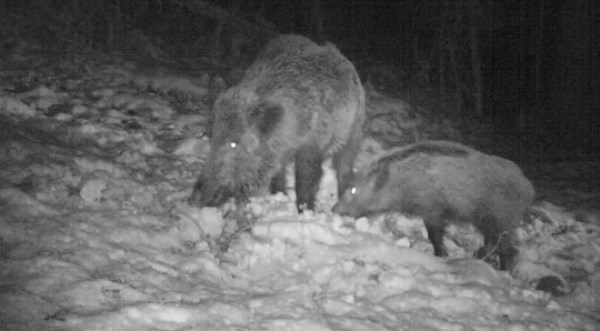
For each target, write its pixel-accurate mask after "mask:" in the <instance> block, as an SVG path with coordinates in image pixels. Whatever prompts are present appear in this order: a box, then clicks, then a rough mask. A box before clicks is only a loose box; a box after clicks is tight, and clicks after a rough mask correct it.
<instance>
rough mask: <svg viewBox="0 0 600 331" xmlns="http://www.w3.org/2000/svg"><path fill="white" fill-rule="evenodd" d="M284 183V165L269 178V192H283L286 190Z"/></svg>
mask: <svg viewBox="0 0 600 331" xmlns="http://www.w3.org/2000/svg"><path fill="white" fill-rule="evenodd" d="M285 186H286V183H285V166H283V167H282V168H281V170H280V171H279V172H278V173H277V174H276V175H275V177H273V179H271V185H270V187H269V190H270V191H271V194H275V193H278V192H282V193H285V192H286V187H285Z"/></svg>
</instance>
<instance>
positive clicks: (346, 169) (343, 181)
mask: <svg viewBox="0 0 600 331" xmlns="http://www.w3.org/2000/svg"><path fill="white" fill-rule="evenodd" d="M361 137H362V135H361V134H360V133H356V132H354V133H353V134H352V135H351V136H350V138H348V141H347V142H346V144H345V145H344V146H343V147H342V148H341V149H340V150H339V151H338V152H337V153H336V154H335V155H334V157H333V168H334V169H335V174H336V179H337V182H338V197H341V196H342V194H343V193H344V191H346V190H347V189H348V188H349V186H350V185H351V183H352V180H353V178H354V169H353V167H354V160H355V159H356V154H357V153H358V150H359V148H360V141H361Z"/></svg>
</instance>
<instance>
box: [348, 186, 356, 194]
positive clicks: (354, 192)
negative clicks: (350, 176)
mask: <svg viewBox="0 0 600 331" xmlns="http://www.w3.org/2000/svg"><path fill="white" fill-rule="evenodd" d="M356 191H357V190H356V186H353V187H352V188H351V189H350V194H352V195H355V194H356Z"/></svg>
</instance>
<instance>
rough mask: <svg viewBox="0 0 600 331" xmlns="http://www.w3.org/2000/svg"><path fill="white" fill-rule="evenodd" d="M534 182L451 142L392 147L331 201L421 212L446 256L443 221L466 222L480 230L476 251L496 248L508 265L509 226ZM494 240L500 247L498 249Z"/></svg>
mask: <svg viewBox="0 0 600 331" xmlns="http://www.w3.org/2000/svg"><path fill="white" fill-rule="evenodd" d="M534 195H535V192H534V189H533V186H532V184H531V182H530V181H529V180H528V179H527V178H525V176H524V175H523V173H522V172H521V170H520V169H519V167H518V166H517V165H516V164H514V163H513V162H511V161H509V160H506V159H503V158H500V157H497V156H492V155H486V154H483V153H481V152H478V151H476V150H474V149H472V148H469V147H467V146H464V145H461V144H458V143H453V142H448V141H425V142H419V143H416V144H413V145H409V146H407V147H404V148H401V149H396V150H392V151H390V152H389V153H386V154H385V155H384V156H382V157H381V158H379V159H378V160H376V161H374V162H373V163H372V164H371V165H370V166H369V167H367V168H366V169H364V170H363V171H361V172H360V173H359V174H357V175H356V178H355V180H354V182H353V184H352V187H351V188H350V189H348V190H347V191H346V192H344V194H343V195H342V197H341V198H340V200H339V201H338V203H337V204H336V205H335V206H334V207H333V211H334V212H335V213H338V214H341V215H349V216H353V217H361V216H367V215H370V214H374V213H380V212H391V211H397V212H401V213H406V214H412V215H417V216H420V217H423V220H424V223H425V227H426V228H427V233H428V235H429V239H430V241H431V243H432V244H433V247H434V252H435V255H437V256H445V255H446V251H445V249H444V247H443V237H444V232H445V226H446V222H447V221H452V222H468V223H471V224H473V225H474V226H475V227H476V228H477V229H478V230H479V231H480V232H481V233H482V234H483V237H484V241H485V247H484V248H483V249H482V250H480V252H479V253H478V255H479V256H480V257H483V256H486V255H487V254H489V253H491V252H492V251H493V250H494V249H495V251H496V252H498V254H499V256H500V268H501V269H503V270H507V269H509V268H511V267H512V264H513V261H512V259H513V258H514V256H515V254H516V253H517V251H516V249H515V248H514V246H513V244H512V240H511V239H512V234H513V230H514V229H515V228H516V227H517V226H518V225H519V223H520V222H521V220H522V218H523V216H524V214H525V213H526V212H527V210H528V209H529V207H530V206H531V204H532V202H533V199H534ZM496 246H497V247H496Z"/></svg>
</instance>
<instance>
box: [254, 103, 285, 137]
mask: <svg viewBox="0 0 600 331" xmlns="http://www.w3.org/2000/svg"><path fill="white" fill-rule="evenodd" d="M282 117H283V108H282V107H281V105H278V104H272V103H261V104H259V105H257V106H256V108H254V109H253V110H252V112H251V113H250V125H256V127H257V128H258V130H259V131H260V133H261V134H262V135H265V136H266V135H269V134H270V133H271V132H273V130H274V129H275V128H276V127H277V125H278V124H279V122H281V118H282Z"/></svg>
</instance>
